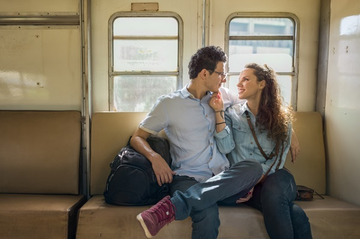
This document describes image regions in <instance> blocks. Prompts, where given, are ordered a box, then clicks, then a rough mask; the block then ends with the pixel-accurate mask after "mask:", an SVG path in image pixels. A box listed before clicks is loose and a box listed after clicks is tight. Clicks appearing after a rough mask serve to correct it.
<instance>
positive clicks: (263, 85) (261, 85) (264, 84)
mask: <svg viewBox="0 0 360 240" xmlns="http://www.w3.org/2000/svg"><path fill="white" fill-rule="evenodd" d="M265 86H266V81H265V80H261V81H260V82H259V87H260V89H264V87H265Z"/></svg>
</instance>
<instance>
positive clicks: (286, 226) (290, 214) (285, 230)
mask: <svg viewBox="0 0 360 240" xmlns="http://www.w3.org/2000/svg"><path fill="white" fill-rule="evenodd" d="M295 197H296V184H295V180H294V177H293V176H292V175H291V173H290V172H288V171H287V170H285V169H280V170H278V171H276V172H275V173H273V174H271V175H269V176H268V177H267V178H266V180H265V181H264V182H263V183H262V184H259V185H257V186H256V187H255V191H254V196H253V198H252V199H251V200H250V201H249V202H248V204H249V205H251V206H253V207H255V208H257V209H259V210H260V211H262V212H263V215H264V222H265V226H266V230H267V232H268V234H269V236H270V238H311V230H310V223H309V220H308V218H307V216H306V214H305V212H304V211H303V210H302V209H301V208H300V207H299V206H297V205H295V204H294V203H293V201H294V200H295Z"/></svg>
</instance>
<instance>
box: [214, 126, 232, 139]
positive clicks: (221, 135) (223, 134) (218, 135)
mask: <svg viewBox="0 0 360 240" xmlns="http://www.w3.org/2000/svg"><path fill="white" fill-rule="evenodd" d="M229 134H230V128H229V127H228V126H227V125H226V127H225V128H224V129H223V130H222V131H221V132H216V130H215V135H214V136H215V137H216V138H224V137H227V136H228V135H229Z"/></svg>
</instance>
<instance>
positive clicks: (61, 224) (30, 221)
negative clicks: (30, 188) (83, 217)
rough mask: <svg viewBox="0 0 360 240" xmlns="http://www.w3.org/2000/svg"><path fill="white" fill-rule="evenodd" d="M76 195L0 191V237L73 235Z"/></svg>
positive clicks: (80, 199)
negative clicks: (5, 192)
mask: <svg viewBox="0 0 360 240" xmlns="http://www.w3.org/2000/svg"><path fill="white" fill-rule="evenodd" d="M83 202H85V198H84V197H83V196H79V195H59V196H58V195H42V194H36V195H35V194H34V195H33V194H1V195H0V216H1V217H0V233H1V238H50V237H51V238H68V237H75V231H76V219H77V209H78V208H79V207H80V205H81V204H82V203H83Z"/></svg>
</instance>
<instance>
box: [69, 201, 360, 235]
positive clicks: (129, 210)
mask: <svg viewBox="0 0 360 240" xmlns="http://www.w3.org/2000/svg"><path fill="white" fill-rule="evenodd" d="M296 203H297V204H298V205H300V206H301V207H302V208H303V209H304V210H305V212H306V214H307V215H308V217H309V219H310V224H311V229H312V232H313V237H314V238H359V237H360V229H359V227H358V224H359V223H360V208H359V207H357V206H355V205H353V204H349V203H345V202H343V201H340V200H338V199H335V198H332V197H329V196H325V199H320V198H316V199H315V200H313V201H311V202H304V201H297V202H296ZM148 208H149V206H141V207H138V206H136V207H135V206H134V207H128V206H113V205H109V204H106V203H105V201H104V197H103V196H102V195H97V196H94V197H92V198H91V199H90V200H89V201H88V202H87V203H86V204H85V205H84V206H83V207H82V208H81V210H80V214H79V224H78V230H77V236H76V237H77V238H87V239H88V238H127V239H129V238H130V239H131V238H146V236H145V234H144V231H143V229H142V228H141V226H140V224H139V222H138V221H137V220H136V215H137V214H139V213H140V212H142V211H144V210H146V209H148ZM219 211H220V221H221V225H220V229H219V238H258V239H262V238H269V237H268V235H267V233H266V229H265V225H264V221H263V216H262V214H261V212H259V211H258V210H256V209H253V208H251V207H248V206H246V205H245V204H240V205H239V206H238V207H228V206H221V207H220V208H219ZM284 227H286V226H284ZM155 238H178V239H179V238H180V239H181V238H191V219H190V218H187V219H186V220H184V221H174V222H172V223H171V224H169V225H167V226H166V227H164V228H163V229H162V230H161V231H160V232H159V234H158V235H157V236H156V237H155Z"/></svg>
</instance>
